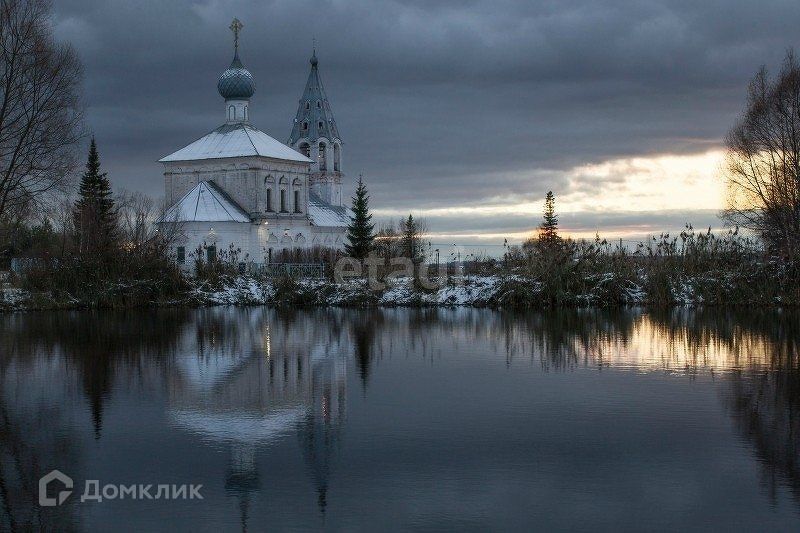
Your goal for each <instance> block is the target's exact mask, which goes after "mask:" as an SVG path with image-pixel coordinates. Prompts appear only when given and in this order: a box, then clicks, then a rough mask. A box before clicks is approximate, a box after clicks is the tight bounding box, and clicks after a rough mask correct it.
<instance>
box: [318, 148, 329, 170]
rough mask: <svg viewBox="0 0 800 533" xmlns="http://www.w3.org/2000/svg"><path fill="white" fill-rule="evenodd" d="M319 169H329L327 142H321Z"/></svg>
mask: <svg viewBox="0 0 800 533" xmlns="http://www.w3.org/2000/svg"><path fill="white" fill-rule="evenodd" d="M319 169H320V170H328V160H327V154H326V153H325V143H324V142H321V143H319Z"/></svg>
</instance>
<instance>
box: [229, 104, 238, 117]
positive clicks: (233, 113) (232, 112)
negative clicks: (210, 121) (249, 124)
mask: <svg viewBox="0 0 800 533" xmlns="http://www.w3.org/2000/svg"><path fill="white" fill-rule="evenodd" d="M235 118H236V108H235V107H233V106H228V119H230V120H234V119H235Z"/></svg>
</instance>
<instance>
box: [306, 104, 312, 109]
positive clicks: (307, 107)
mask: <svg viewBox="0 0 800 533" xmlns="http://www.w3.org/2000/svg"><path fill="white" fill-rule="evenodd" d="M309 109H311V102H306V111H308V110H309Z"/></svg>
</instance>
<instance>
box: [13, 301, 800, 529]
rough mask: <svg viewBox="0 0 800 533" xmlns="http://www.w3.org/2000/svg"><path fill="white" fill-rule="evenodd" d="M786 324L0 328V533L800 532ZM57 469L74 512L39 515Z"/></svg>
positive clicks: (314, 319) (153, 316) (337, 317)
mask: <svg viewBox="0 0 800 533" xmlns="http://www.w3.org/2000/svg"><path fill="white" fill-rule="evenodd" d="M798 318H800V317H798V315H796V314H792V313H777V312H747V313H742V312H738V313H733V312H722V311H718V310H706V311H689V310H674V311H670V312H663V313H649V314H648V313H645V312H643V311H635V310H633V311H624V312H621V311H617V312H608V311H569V312H557V313H556V312H551V313H544V314H540V313H504V312H498V311H490V310H476V309H429V310H409V309H394V310H369V311H359V310H338V309H331V310H311V311H298V312H279V311H276V310H272V309H266V308H251V309H234V308H214V309H203V310H159V311H152V310H148V311H136V312H119V313H111V312H97V313H94V312H64V313H56V312H49V313H27V314H14V315H5V316H0V424H2V426H1V427H0V504H1V505H2V506H1V507H0V530H3V531H5V530H10V529H21V530H24V529H30V528H40V527H44V528H47V529H56V530H61V531H65V530H78V531H93V530H112V529H113V530H115V531H126V530H129V531H185V530H186V531H237V530H242V529H250V530H252V531H260V530H265V529H287V528H294V529H298V528H299V529H316V528H327V529H333V530H335V529H339V530H372V531H374V530H382V529H421V530H433V529H454V528H455V529H462V530H486V529H492V530H498V529H510V528H522V527H526V528H531V527H537V528H543V529H548V530H554V529H556V530H576V529H577V530H592V531H598V530H620V529H622V530H626V529H628V530H643V529H644V530H664V531H666V530H704V529H705V530H707V529H709V528H713V529H722V530H729V531H739V530H744V531H765V530H774V531H797V530H798V529H800V372H799V368H798V367H799V366H800V364H799V363H798V355H799V353H798V352H800V347H799V346H800V325H799V324H800V321H799V320H798ZM53 469H58V470H60V471H62V472H64V473H65V474H67V475H69V476H70V477H71V478H73V479H74V482H75V487H76V493H75V494H73V495H72V496H71V497H70V498H68V500H67V501H66V502H65V503H64V504H63V505H62V506H59V507H51V508H42V507H39V505H38V480H39V478H40V477H41V476H42V475H44V474H46V473H48V472H50V471H51V470H53ZM86 480H99V482H100V484H101V485H102V484H124V485H131V484H149V483H152V484H153V486H154V487H155V486H156V484H166V483H169V484H178V485H180V484H187V485H188V484H202V490H201V492H202V495H203V497H204V499H203V500H196V499H195V500H176V501H165V500H139V499H136V500H132V499H130V498H127V499H124V500H120V499H114V500H106V501H103V502H101V503H98V502H83V503H81V501H80V493H81V492H82V490H83V487H84V483H85V481H86ZM153 493H155V490H153Z"/></svg>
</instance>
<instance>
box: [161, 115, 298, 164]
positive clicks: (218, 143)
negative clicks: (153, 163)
mask: <svg viewBox="0 0 800 533" xmlns="http://www.w3.org/2000/svg"><path fill="white" fill-rule="evenodd" d="M244 156H261V157H269V158H272V159H282V160H285V161H299V162H302V163H310V162H311V160H310V159H309V158H307V157H306V156H304V155H303V154H301V153H300V152H297V151H295V150H293V149H292V148H289V147H288V146H286V145H285V144H283V143H281V142H280V141H277V140H276V139H273V138H272V137H270V136H269V135H267V134H266V133H264V132H263V131H261V130H258V129H256V128H254V127H252V126H251V125H249V124H246V123H244V122H239V123H235V124H223V125H222V126H220V127H219V128H217V129H215V130H214V131H212V132H211V133H208V134H207V135H204V136H203V137H200V138H199V139H197V140H196V141H194V142H193V143H191V144H190V145H188V146H186V147H184V148H181V149H180V150H178V151H177V152H174V153H171V154H170V155H168V156H166V157H163V158H161V159H159V162H161V163H169V162H172V161H196V160H198V159H221V158H226V157H244Z"/></svg>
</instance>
